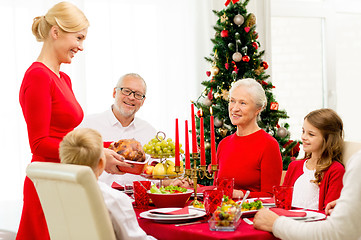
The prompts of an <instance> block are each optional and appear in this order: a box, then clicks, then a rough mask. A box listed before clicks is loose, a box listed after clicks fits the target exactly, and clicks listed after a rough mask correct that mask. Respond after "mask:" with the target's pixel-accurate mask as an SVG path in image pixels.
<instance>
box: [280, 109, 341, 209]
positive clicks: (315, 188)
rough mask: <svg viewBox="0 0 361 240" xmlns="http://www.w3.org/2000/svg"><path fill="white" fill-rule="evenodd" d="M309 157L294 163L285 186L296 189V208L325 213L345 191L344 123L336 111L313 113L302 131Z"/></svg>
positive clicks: (294, 201) (308, 117) (290, 167)
mask: <svg viewBox="0 0 361 240" xmlns="http://www.w3.org/2000/svg"><path fill="white" fill-rule="evenodd" d="M302 142H303V149H304V151H305V158H304V159H302V160H299V161H293V162H292V163H291V164H290V165H289V167H288V170H287V173H286V176H285V181H284V183H283V185H285V186H293V187H294V189H293V198H292V206H293V207H299V208H307V209H314V210H319V211H323V210H325V207H326V205H327V203H329V202H332V201H333V200H336V199H338V198H339V196H340V192H341V189H342V177H343V174H344V173H345V169H344V167H343V165H342V151H343V144H344V142H343V123H342V120H341V118H340V117H339V116H338V115H337V113H336V112H335V111H333V110H332V109H319V110H315V111H312V112H310V113H309V114H308V115H307V116H306V117H305V118H304V123H303V128H302Z"/></svg>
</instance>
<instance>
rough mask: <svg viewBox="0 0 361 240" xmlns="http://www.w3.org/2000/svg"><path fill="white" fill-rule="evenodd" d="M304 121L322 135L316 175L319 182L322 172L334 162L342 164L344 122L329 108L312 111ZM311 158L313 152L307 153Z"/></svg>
mask: <svg viewBox="0 0 361 240" xmlns="http://www.w3.org/2000/svg"><path fill="white" fill-rule="evenodd" d="M304 120H305V122H306V121H307V123H308V124H310V125H312V126H313V127H314V128H316V129H318V130H319V132H320V133H321V135H322V143H321V144H320V149H318V150H317V152H318V153H319V159H318V161H317V166H316V173H315V176H316V180H317V181H318V182H319V181H320V180H321V179H322V172H323V171H325V170H327V169H328V167H329V166H330V165H331V164H332V162H333V161H338V162H340V163H342V152H343V144H344V141H343V134H344V133H343V122H342V119H341V118H340V116H339V115H338V114H337V113H336V112H335V111H334V110H332V109H329V108H322V109H318V110H315V111H312V112H310V113H309V114H307V116H306V117H305V118H304ZM315 151H316V150H315ZM311 156H312V153H311V152H308V153H306V158H309V157H311Z"/></svg>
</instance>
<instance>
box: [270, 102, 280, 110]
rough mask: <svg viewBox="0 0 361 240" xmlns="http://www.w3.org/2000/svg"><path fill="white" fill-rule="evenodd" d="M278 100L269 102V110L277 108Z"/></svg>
mask: <svg viewBox="0 0 361 240" xmlns="http://www.w3.org/2000/svg"><path fill="white" fill-rule="evenodd" d="M278 106H279V105H278V102H271V104H270V107H269V108H270V109H271V110H278Z"/></svg>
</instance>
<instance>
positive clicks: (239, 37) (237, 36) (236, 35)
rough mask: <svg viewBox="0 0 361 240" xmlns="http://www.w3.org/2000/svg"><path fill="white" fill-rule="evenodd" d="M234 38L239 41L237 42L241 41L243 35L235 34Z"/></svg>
mask: <svg viewBox="0 0 361 240" xmlns="http://www.w3.org/2000/svg"><path fill="white" fill-rule="evenodd" d="M234 38H235V39H237V40H239V39H241V34H240V33H239V32H236V33H235V34H234Z"/></svg>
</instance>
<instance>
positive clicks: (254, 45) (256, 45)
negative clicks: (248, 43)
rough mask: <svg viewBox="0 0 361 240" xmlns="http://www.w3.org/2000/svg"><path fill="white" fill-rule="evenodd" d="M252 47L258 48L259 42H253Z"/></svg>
mask: <svg viewBox="0 0 361 240" xmlns="http://www.w3.org/2000/svg"><path fill="white" fill-rule="evenodd" d="M252 47H254V49H256V50H257V49H258V44H257V43H256V42H252Z"/></svg>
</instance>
